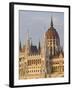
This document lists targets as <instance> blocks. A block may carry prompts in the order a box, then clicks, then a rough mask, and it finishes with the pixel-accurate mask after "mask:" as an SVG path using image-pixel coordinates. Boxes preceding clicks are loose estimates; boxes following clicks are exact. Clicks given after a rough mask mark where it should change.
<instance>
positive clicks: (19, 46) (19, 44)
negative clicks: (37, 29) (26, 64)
mask: <svg viewBox="0 0 72 90" xmlns="http://www.w3.org/2000/svg"><path fill="white" fill-rule="evenodd" d="M21 49H22V47H21V41H20V44H19V50H20V51H21Z"/></svg>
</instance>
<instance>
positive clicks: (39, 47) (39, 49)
mask: <svg viewBox="0 0 72 90" xmlns="http://www.w3.org/2000/svg"><path fill="white" fill-rule="evenodd" d="M38 51H39V53H40V51H41V46H40V41H39V46H38Z"/></svg>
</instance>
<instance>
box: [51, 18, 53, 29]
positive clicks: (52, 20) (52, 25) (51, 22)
mask: <svg viewBox="0 0 72 90" xmlns="http://www.w3.org/2000/svg"><path fill="white" fill-rule="evenodd" d="M51 27H53V20H52V16H51Z"/></svg>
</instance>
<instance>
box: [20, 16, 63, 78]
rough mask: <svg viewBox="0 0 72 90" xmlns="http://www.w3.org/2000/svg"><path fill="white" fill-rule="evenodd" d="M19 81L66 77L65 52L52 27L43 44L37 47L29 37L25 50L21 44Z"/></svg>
mask: <svg viewBox="0 0 72 90" xmlns="http://www.w3.org/2000/svg"><path fill="white" fill-rule="evenodd" d="M19 51H20V53H19V79H36V78H48V77H63V76H64V52H63V49H62V48H61V46H60V37H59V35H58V32H57V31H56V29H55V28H54V26H53V21H52V18H51V25H50V28H49V29H48V30H47V32H45V33H44V35H43V42H42V44H40V42H39V46H38V47H37V46H35V45H33V44H32V42H31V41H30V40H29V35H27V39H26V43H25V45H24V47H23V48H21V44H20V50H19Z"/></svg>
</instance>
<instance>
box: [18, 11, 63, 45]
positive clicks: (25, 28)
mask: <svg viewBox="0 0 72 90" xmlns="http://www.w3.org/2000/svg"><path fill="white" fill-rule="evenodd" d="M51 16H52V19H53V25H54V28H55V29H56V30H57V32H58V34H59V37H60V44H61V46H64V13H63V12H48V11H27V10H26V11H25V10H24V11H22V10H21V11H19V37H20V41H21V44H22V46H23V44H25V41H26V35H27V32H29V37H30V38H31V40H32V42H33V44H34V45H38V43H39V40H41V39H42V36H43V33H44V32H46V31H47V30H48V28H49V27H50V23H51Z"/></svg>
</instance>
